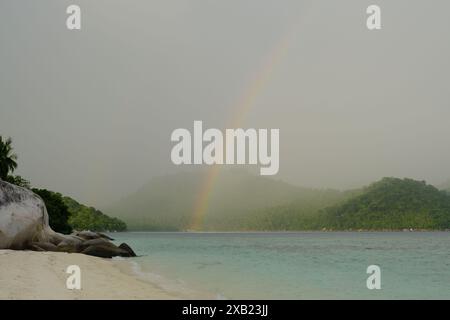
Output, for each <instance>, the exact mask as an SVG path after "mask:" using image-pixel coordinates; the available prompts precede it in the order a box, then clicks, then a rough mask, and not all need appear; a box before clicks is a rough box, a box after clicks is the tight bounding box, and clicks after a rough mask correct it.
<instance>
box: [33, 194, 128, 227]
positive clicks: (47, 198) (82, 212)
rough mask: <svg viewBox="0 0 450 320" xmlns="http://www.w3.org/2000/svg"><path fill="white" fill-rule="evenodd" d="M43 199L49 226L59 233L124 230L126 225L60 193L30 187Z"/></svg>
mask: <svg viewBox="0 0 450 320" xmlns="http://www.w3.org/2000/svg"><path fill="white" fill-rule="evenodd" d="M32 191H33V192H34V193H36V194H38V195H39V196H40V197H41V198H42V200H44V203H45V206H46V207H47V212H48V216H49V223H50V227H52V229H53V230H55V231H57V232H61V233H70V232H71V231H72V230H91V231H125V230H126V228H127V225H126V224H125V223H124V222H123V221H121V220H119V219H117V218H111V217H108V216H107V215H105V214H103V213H102V212H101V211H99V210H97V209H95V208H92V207H87V206H85V205H82V204H79V203H78V202H76V201H75V200H73V199H72V198H69V197H64V196H62V195H61V194H60V193H56V192H52V191H49V190H45V189H32Z"/></svg>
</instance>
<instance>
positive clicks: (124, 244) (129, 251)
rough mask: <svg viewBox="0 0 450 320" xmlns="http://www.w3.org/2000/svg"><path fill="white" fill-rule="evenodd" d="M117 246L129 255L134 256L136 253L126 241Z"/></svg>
mask: <svg viewBox="0 0 450 320" xmlns="http://www.w3.org/2000/svg"><path fill="white" fill-rule="evenodd" d="M119 248H120V249H122V250H125V251H126V252H128V254H129V257H136V253H134V251H133V249H131V247H130V246H129V245H127V244H126V243H122V244H121V245H120V246H119Z"/></svg>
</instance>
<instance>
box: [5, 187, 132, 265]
mask: <svg viewBox="0 0 450 320" xmlns="http://www.w3.org/2000/svg"><path fill="white" fill-rule="evenodd" d="M110 240H113V239H111V238H110V237H108V236H107V235H105V234H103V233H98V232H91V231H81V232H76V233H74V234H71V235H64V234H61V233H57V232H55V231H53V230H52V229H51V228H50V226H49V221H48V214H47V209H46V207H45V204H44V202H43V201H42V199H41V198H40V197H39V196H38V195H36V194H34V193H33V192H31V191H30V190H28V189H25V188H21V187H18V186H15V185H12V184H10V183H7V182H4V181H2V180H0V249H16V250H25V249H29V250H35V251H59V252H69V253H75V252H76V253H84V254H88V255H93V256H98V257H104V258H111V257H114V256H122V257H134V256H136V254H135V253H134V252H133V250H132V249H131V248H130V247H129V246H128V245H127V244H124V243H123V244H121V245H120V246H116V245H115V244H113V243H112V242H110Z"/></svg>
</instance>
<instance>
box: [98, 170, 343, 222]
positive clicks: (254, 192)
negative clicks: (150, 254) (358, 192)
mask: <svg viewBox="0 0 450 320" xmlns="http://www.w3.org/2000/svg"><path fill="white" fill-rule="evenodd" d="M205 175H206V172H204V171H197V172H184V173H179V174H174V175H168V176H163V177H157V178H154V179H152V180H151V181H150V182H149V183H148V184H147V185H145V186H144V187H143V188H141V189H140V190H139V191H138V192H136V193H134V194H132V195H130V196H128V197H126V198H124V199H122V200H121V201H120V202H118V203H117V204H115V205H114V206H112V207H111V208H109V209H107V210H106V211H105V212H107V213H108V214H110V215H113V216H117V217H119V218H121V219H123V220H124V221H125V222H126V223H127V225H128V228H129V229H132V230H187V229H189V227H190V223H191V221H192V217H193V213H194V211H195V207H196V200H197V196H198V195H199V193H200V190H202V186H203V184H204V181H205ZM343 197H344V194H343V193H341V192H339V191H335V190H313V189H307V188H300V187H295V186H292V185H290V184H288V183H285V182H282V181H279V180H274V179H271V178H267V177H262V176H259V175H252V174H249V173H246V172H245V171H241V170H222V171H221V173H220V174H219V175H218V177H217V180H216V181H215V183H214V187H213V188H212V192H211V193H210V195H209V197H207V199H208V206H207V210H206V213H205V215H204V220H203V224H202V226H203V230H262V229H265V227H266V224H265V222H264V220H265V219H266V212H265V209H267V208H272V207H277V206H283V205H286V204H295V206H296V208H298V209H299V211H298V212H297V213H298V214H300V215H305V216H309V215H314V214H316V213H317V211H318V210H319V209H322V208H325V207H326V206H329V205H333V204H336V203H337V202H339V201H340V200H342V199H343Z"/></svg>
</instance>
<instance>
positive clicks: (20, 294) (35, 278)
mask: <svg viewBox="0 0 450 320" xmlns="http://www.w3.org/2000/svg"><path fill="white" fill-rule="evenodd" d="M69 265H78V266H79V267H80V269H81V290H69V289H67V288H66V280H67V278H68V277H69V276H70V275H69V274H67V273H66V269H67V267H68V266H69ZM126 265H128V262H126V261H113V260H110V259H102V258H97V257H91V256H87V255H83V254H77V253H59V252H33V251H13V250H0V299H180V298H181V299H183V298H189V297H182V296H177V295H176V294H174V293H170V292H167V291H164V290H163V289H162V288H160V287H158V285H157V284H152V283H151V282H147V281H141V280H139V279H138V278H137V277H134V276H132V275H131V274H129V273H128V272H125V271H124V268H125V266H126ZM191 298H195V297H191Z"/></svg>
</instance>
